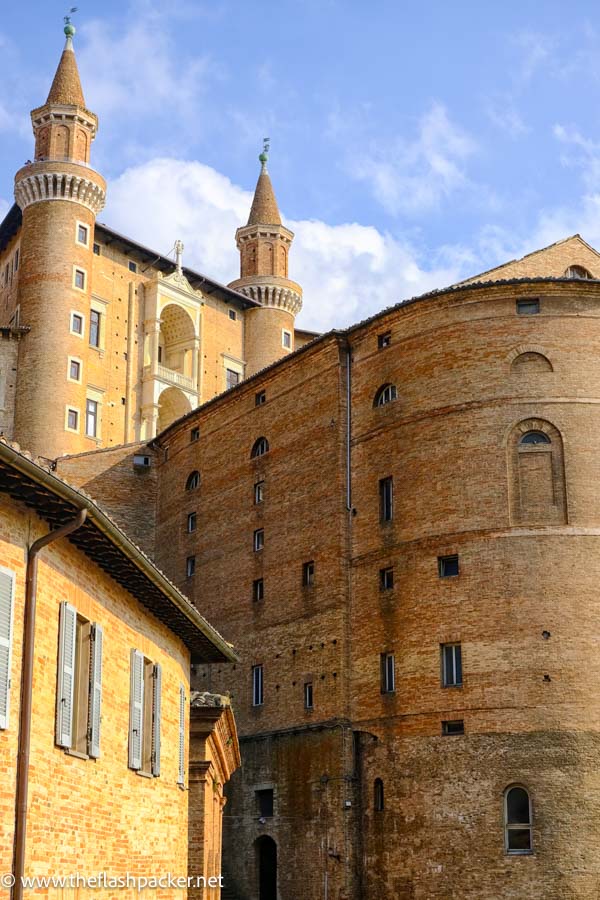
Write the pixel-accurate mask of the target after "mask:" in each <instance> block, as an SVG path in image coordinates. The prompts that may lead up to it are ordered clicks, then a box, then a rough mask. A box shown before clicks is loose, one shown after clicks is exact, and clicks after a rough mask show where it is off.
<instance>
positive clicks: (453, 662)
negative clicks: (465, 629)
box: [441, 644, 462, 687]
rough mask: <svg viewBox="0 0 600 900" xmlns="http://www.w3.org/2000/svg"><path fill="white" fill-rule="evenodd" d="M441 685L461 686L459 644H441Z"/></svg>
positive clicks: (460, 653)
mask: <svg viewBox="0 0 600 900" xmlns="http://www.w3.org/2000/svg"><path fill="white" fill-rule="evenodd" d="M441 654H442V687H462V652H461V648H460V644H442V645H441Z"/></svg>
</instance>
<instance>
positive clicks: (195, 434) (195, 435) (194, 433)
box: [190, 427, 200, 444]
mask: <svg viewBox="0 0 600 900" xmlns="http://www.w3.org/2000/svg"><path fill="white" fill-rule="evenodd" d="M199 440H200V429H199V428H198V427H196V428H192V430H191V431H190V444H193V443H194V441H199Z"/></svg>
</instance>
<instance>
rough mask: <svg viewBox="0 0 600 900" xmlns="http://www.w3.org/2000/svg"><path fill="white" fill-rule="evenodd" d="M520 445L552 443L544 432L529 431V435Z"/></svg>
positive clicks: (524, 436) (525, 435)
mask: <svg viewBox="0 0 600 900" xmlns="http://www.w3.org/2000/svg"><path fill="white" fill-rule="evenodd" d="M519 443H520V444H551V443H552V441H551V440H550V438H549V437H548V435H547V434H544V432H543V431H528V432H527V434H524V435H523V437H522V438H521V440H520V441H519Z"/></svg>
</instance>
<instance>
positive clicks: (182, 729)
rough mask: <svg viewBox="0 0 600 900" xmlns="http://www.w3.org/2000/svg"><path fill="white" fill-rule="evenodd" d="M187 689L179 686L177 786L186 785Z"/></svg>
mask: <svg viewBox="0 0 600 900" xmlns="http://www.w3.org/2000/svg"><path fill="white" fill-rule="evenodd" d="M185 714H186V702H185V687H184V685H183V684H180V685H179V773H178V775H177V784H185V719H186V715H185Z"/></svg>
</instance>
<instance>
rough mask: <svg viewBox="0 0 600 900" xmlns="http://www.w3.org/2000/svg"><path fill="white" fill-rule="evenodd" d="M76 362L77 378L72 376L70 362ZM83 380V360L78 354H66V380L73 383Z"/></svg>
mask: <svg viewBox="0 0 600 900" xmlns="http://www.w3.org/2000/svg"><path fill="white" fill-rule="evenodd" d="M72 363H77V365H78V366H79V378H73V376H72V375H71V364H72ZM82 380H83V360H82V359H80V358H79V357H78V356H68V357H67V381H70V382H72V383H73V384H81V383H82Z"/></svg>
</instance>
